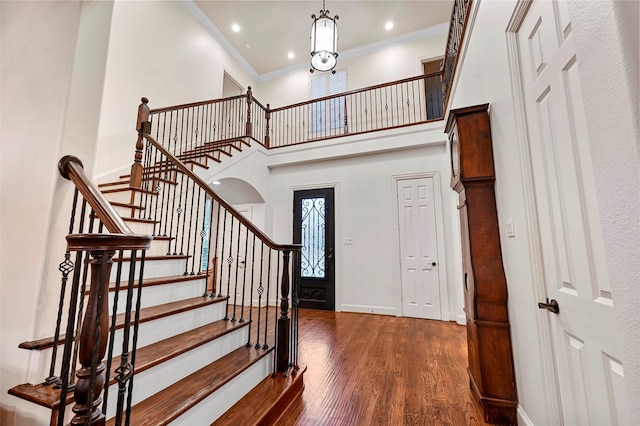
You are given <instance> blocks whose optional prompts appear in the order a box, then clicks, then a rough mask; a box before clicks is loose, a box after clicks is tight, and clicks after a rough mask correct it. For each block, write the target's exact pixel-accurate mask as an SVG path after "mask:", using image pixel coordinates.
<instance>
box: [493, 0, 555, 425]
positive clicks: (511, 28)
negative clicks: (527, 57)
mask: <svg viewBox="0 0 640 426" xmlns="http://www.w3.org/2000/svg"><path fill="white" fill-rule="evenodd" d="M532 3H533V0H519V1H518V3H517V4H516V6H515V7H514V9H513V14H512V15H511V19H510V20H509V24H508V25H507V28H506V29H505V36H506V42H507V56H508V59H509V73H510V75H511V90H512V93H513V111H514V116H515V126H516V133H517V135H518V137H517V140H518V147H519V149H520V170H521V172H522V198H523V200H524V210H525V222H526V228H527V234H528V235H529V238H528V245H529V265H530V267H531V282H532V285H533V289H532V290H533V294H534V296H535V297H536V300H544V298H545V297H546V288H545V285H544V271H543V268H542V247H541V242H540V239H539V235H540V234H539V229H538V216H537V212H536V201H535V195H534V194H535V191H534V185H533V170H532V167H531V152H530V149H529V136H528V130H527V117H526V113H525V107H524V105H525V98H524V88H523V81H522V64H521V62H520V54H519V51H520V50H519V48H518V30H519V29H520V26H521V25H522V22H523V20H524V18H525V17H526V16H527V12H528V11H529V7H530V6H531V4H532ZM540 312H542V311H540ZM536 326H537V327H536V328H537V331H538V340H539V342H540V350H539V353H538V355H539V357H540V361H541V365H542V369H543V371H544V374H543V378H542V380H543V382H544V387H545V389H546V392H545V397H546V398H545V399H546V405H547V413H548V416H549V420H551V421H553V422H554V423H557V424H562V422H563V418H562V411H561V407H560V390H559V389H558V377H557V374H556V363H555V358H554V354H553V349H552V348H553V339H552V336H551V323H550V321H549V316H548V315H545V314H544V313H542V314H538V315H536ZM518 415H519V416H520V417H522V415H523V412H522V407H520V406H518Z"/></svg>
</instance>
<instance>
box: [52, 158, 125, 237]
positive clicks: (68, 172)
mask: <svg viewBox="0 0 640 426" xmlns="http://www.w3.org/2000/svg"><path fill="white" fill-rule="evenodd" d="M58 170H59V171H60V174H61V175H62V176H63V177H64V178H65V179H69V180H71V181H72V182H73V183H74V184H75V186H76V188H78V191H80V193H81V194H82V195H83V196H84V198H85V199H86V200H87V202H88V203H89V205H90V206H91V208H92V209H93V210H94V211H95V213H96V215H97V216H98V218H99V219H100V221H101V222H102V223H103V224H104V226H106V227H107V230H109V232H111V233H114V234H129V235H134V233H133V232H132V231H131V229H129V227H128V226H127V224H126V223H124V221H123V220H122V218H121V217H120V215H118V213H117V212H116V211H115V209H114V208H113V206H112V205H111V204H110V203H109V202H108V201H107V199H106V198H104V195H102V192H100V189H99V188H98V187H97V186H96V185H95V184H94V183H93V182H92V181H91V179H89V178H88V177H87V175H85V173H84V166H83V165H82V161H80V159H78V157H75V156H73V155H65V156H64V157H62V158H61V159H60V161H59V162H58Z"/></svg>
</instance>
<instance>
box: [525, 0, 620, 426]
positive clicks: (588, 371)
mask: <svg viewBox="0 0 640 426" xmlns="http://www.w3.org/2000/svg"><path fill="white" fill-rule="evenodd" d="M517 40H518V48H519V53H520V61H521V78H522V79H521V80H522V86H523V87H522V89H523V92H524V103H525V112H526V118H527V125H528V132H529V151H530V156H531V170H532V173H533V185H534V188H535V204H536V214H537V221H538V234H539V235H538V238H539V247H540V253H541V259H542V272H543V276H544V285H545V289H546V294H547V297H548V298H549V299H554V300H556V301H557V303H558V306H559V312H558V314H554V313H551V312H548V313H546V315H549V316H550V318H549V320H550V324H551V336H552V339H553V351H554V357H555V365H556V374H557V383H558V387H559V392H560V398H561V403H562V404H561V406H562V416H563V420H564V424H566V425H605V424H607V425H618V424H631V422H630V419H629V418H628V408H627V406H626V401H627V398H626V394H625V393H626V390H625V385H624V372H623V367H622V365H621V362H620V361H619V360H620V356H619V348H618V341H617V337H616V330H615V323H614V307H613V301H612V298H611V288H610V287H609V283H608V279H607V271H606V258H605V255H604V246H603V241H602V235H601V229H600V219H599V212H598V206H597V204H596V198H595V189H594V183H593V176H592V170H593V165H592V162H591V158H590V151H589V144H588V135H587V128H586V125H585V119H584V112H583V100H582V94H581V90H580V73H579V68H578V65H579V63H578V62H579V61H578V60H577V58H576V54H575V47H574V42H573V38H572V34H571V23H570V19H569V13H568V10H567V5H566V2H555V1H554V2H550V1H534V2H533V3H532V5H531V7H530V8H529V10H528V12H527V14H526V16H525V17H524V20H523V22H522V25H521V27H520V29H519V31H518V34H517ZM603 113H606V112H605V111H603Z"/></svg>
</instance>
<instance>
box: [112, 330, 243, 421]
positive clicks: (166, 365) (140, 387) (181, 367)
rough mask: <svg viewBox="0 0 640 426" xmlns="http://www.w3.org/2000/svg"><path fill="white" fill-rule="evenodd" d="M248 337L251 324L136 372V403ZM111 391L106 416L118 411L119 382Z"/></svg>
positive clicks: (196, 369)
mask: <svg viewBox="0 0 640 426" xmlns="http://www.w3.org/2000/svg"><path fill="white" fill-rule="evenodd" d="M247 338H248V328H247V327H243V328H241V329H238V330H235V331H233V332H231V333H228V334H226V335H224V336H221V337H219V338H217V339H215V340H213V341H211V342H208V343H206V344H204V345H202V346H199V347H198V348H195V349H192V350H190V351H189V352H187V353H184V354H182V355H180V356H178V357H175V358H172V359H171V360H169V361H165V362H163V363H162V364H160V365H157V366H155V367H153V368H151V369H149V370H146V371H143V372H141V373H138V374H136V376H135V379H134V392H133V404H134V405H135V404H137V403H138V402H140V401H142V400H144V399H145V398H148V397H150V396H151V395H153V394H155V393H157V392H159V391H161V390H162V389H164V388H165V387H168V386H170V385H172V384H173V383H175V382H177V381H178V380H181V379H183V378H184V377H186V376H188V375H189V374H191V373H194V372H196V371H198V370H199V369H201V368H203V367H205V366H206V365H208V364H210V363H212V362H213V361H215V360H217V359H219V358H222V357H223V356H225V355H227V354H228V353H230V352H232V351H234V350H235V349H237V348H238V347H240V346H242V345H244V344H246V342H247ZM109 393H110V395H111V396H109V400H108V408H107V418H109V417H113V416H114V415H115V408H116V398H117V396H116V395H117V386H116V385H113V386H111V387H110V389H109ZM194 424H195V423H194ZM200 424H205V423H200ZM207 424H208V423H207Z"/></svg>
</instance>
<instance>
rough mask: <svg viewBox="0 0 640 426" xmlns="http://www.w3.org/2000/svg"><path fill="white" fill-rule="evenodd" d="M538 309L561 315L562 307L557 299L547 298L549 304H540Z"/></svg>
mask: <svg viewBox="0 0 640 426" xmlns="http://www.w3.org/2000/svg"><path fill="white" fill-rule="evenodd" d="M538 308H539V309H546V310H547V311H549V312H553V313H554V314H559V313H560V305H558V301H557V300H556V299H551V300H549V298H547V303H544V302H539V303H538Z"/></svg>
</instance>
